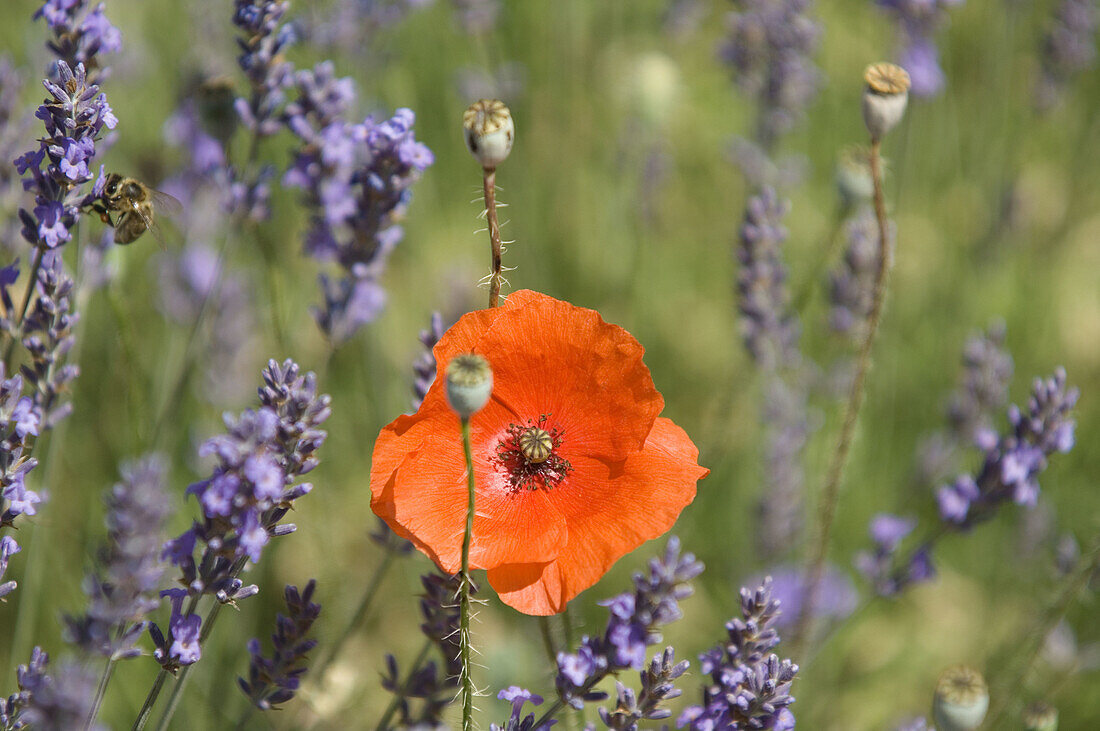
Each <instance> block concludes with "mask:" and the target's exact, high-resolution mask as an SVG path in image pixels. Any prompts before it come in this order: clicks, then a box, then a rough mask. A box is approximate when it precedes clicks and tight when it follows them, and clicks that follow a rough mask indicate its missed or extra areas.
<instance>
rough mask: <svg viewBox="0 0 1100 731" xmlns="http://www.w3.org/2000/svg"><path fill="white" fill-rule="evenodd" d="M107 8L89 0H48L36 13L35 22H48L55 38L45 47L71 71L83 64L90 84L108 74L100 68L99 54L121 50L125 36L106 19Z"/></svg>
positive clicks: (102, 4) (107, 71)
mask: <svg viewBox="0 0 1100 731" xmlns="http://www.w3.org/2000/svg"><path fill="white" fill-rule="evenodd" d="M105 8H106V5H105V4H104V3H96V4H93V3H91V2H88V1H87V0H46V2H45V3H43V4H42V7H41V8H39V9H38V10H37V11H36V12H35V14H34V19H35V20H37V19H38V18H44V19H45V20H46V25H47V26H48V27H49V30H50V33H51V34H52V36H53V37H52V38H51V39H50V40H49V41H48V42H47V43H46V45H47V47H48V48H49V49H50V51H51V52H52V53H53V54H54V55H55V56H56V57H57V59H58V61H59V62H60V63H63V64H68V66H69V67H70V68H76V66H77V64H83V65H84V68H86V69H87V71H88V77H89V79H90V80H91V81H97V80H102V79H104V78H106V77H107V75H108V73H109V70H108V69H107V68H104V67H101V66H100V60H99V54H100V53H104V54H109V53H117V52H119V51H120V50H122V34H121V33H120V32H119V30H118V28H116V27H115V26H113V25H112V24H111V21H109V20H107V15H106V14H105V12H104V10H105ZM59 70H60V64H59ZM55 78H56V76H55Z"/></svg>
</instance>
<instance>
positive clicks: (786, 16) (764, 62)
mask: <svg viewBox="0 0 1100 731" xmlns="http://www.w3.org/2000/svg"><path fill="white" fill-rule="evenodd" d="M735 5H736V7H737V8H738V9H737V10H736V11H734V12H731V13H729V14H728V16H727V20H726V26H727V34H728V37H727V39H726V40H725V41H724V42H723V43H722V46H721V48H720V49H719V55H720V57H721V59H722V60H723V61H724V62H725V63H726V64H727V65H729V66H730V68H731V70H732V71H733V76H734V80H735V81H736V82H737V85H738V86H739V87H740V88H741V89H742V90H743V91H744V92H745V93H747V94H748V95H749V96H751V97H753V98H754V99H755V101H756V103H757V115H756V129H755V132H754V134H753V139H754V141H755V142H756V144H757V145H759V146H760V147H761V148H762V149H763V150H764V152H765V154H766V155H768V156H771V155H772V154H774V152H775V146H776V143H777V142H778V141H779V138H780V137H781V136H782V135H783V134H785V133H786V132H788V131H789V130H790V129H791V128H792V127H794V126H795V125H796V124H797V123H798V122H799V121H800V120H801V119H802V116H803V114H804V113H805V110H806V108H807V107H809V106H810V104H811V103H812V102H813V100H814V97H815V96H816V95H817V89H818V86H819V85H820V76H821V73H820V71H819V70H818V69H817V67H816V66H815V65H814V63H813V61H812V60H811V56H812V55H813V54H814V52H815V51H816V50H817V43H818V38H819V37H820V35H821V25H820V23H818V22H817V21H816V20H814V18H813V17H812V16H811V14H810V11H811V7H812V2H811V0H737V2H735ZM753 182H754V183H757V184H759V183H760V182H761V181H759V180H754V181H753Z"/></svg>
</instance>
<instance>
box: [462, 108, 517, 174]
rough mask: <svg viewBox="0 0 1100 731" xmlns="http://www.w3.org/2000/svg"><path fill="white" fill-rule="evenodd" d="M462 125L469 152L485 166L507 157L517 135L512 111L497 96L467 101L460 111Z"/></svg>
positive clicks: (491, 166)
mask: <svg viewBox="0 0 1100 731" xmlns="http://www.w3.org/2000/svg"><path fill="white" fill-rule="evenodd" d="M462 129H463V131H464V132H465V135H466V147H468V148H469V149H470V154H472V155H473V156H474V159H475V160H477V161H478V163H479V164H480V165H481V167H483V168H485V169H486V170H495V169H496V166H497V165H499V164H500V163H502V162H504V161H505V160H506V159H507V158H508V153H510V152H511V151H512V142H513V141H514V140H515V136H516V125H515V122H513V121H512V113H511V112H510V111H508V107H506V106H505V105H504V102H502V101H501V100H499V99H482V100H480V101H477V102H474V103H473V104H471V105H470V108H469V109H467V110H466V112H465V114H463V115H462Z"/></svg>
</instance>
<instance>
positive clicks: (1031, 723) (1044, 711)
mask: <svg viewBox="0 0 1100 731" xmlns="http://www.w3.org/2000/svg"><path fill="white" fill-rule="evenodd" d="M1022 720H1023V722H1024V729H1026V731H1058V709H1057V708H1055V707H1054V706H1052V705H1050V704H1048V703H1043V702H1041V701H1038V702H1036V703H1030V704H1028V706H1027V708H1025V709H1024V715H1023V717H1022Z"/></svg>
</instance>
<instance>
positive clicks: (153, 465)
mask: <svg viewBox="0 0 1100 731" xmlns="http://www.w3.org/2000/svg"><path fill="white" fill-rule="evenodd" d="M166 469H167V468H166V465H165V461H164V458H163V457H162V456H160V455H151V456H149V457H146V458H145V459H142V460H139V461H137V462H133V463H131V464H128V465H126V466H124V467H123V469H122V481H121V482H119V483H118V484H117V485H115V486H114V487H113V488H112V489H111V490H110V492H109V493H108V494H107V497H106V503H107V518H106V521H107V544H106V546H104V548H103V549H102V551H101V552H100V556H99V563H100V565H101V566H102V569H101V570H100V571H99V572H98V574H92V575H89V576H88V577H87V579H86V580H85V582H84V591H85V592H86V593H87V594H88V609H87V612H86V613H85V614H84V615H83V616H80V617H68V618H66V624H67V625H68V627H67V630H68V631H67V634H68V637H67V639H68V640H69V641H70V642H73V643H75V644H77V645H79V646H80V647H81V648H82V649H83V650H84V651H85V652H88V653H96V654H100V655H104V656H106V657H109V658H111V659H115V660H118V659H124V658H130V657H136V656H137V655H140V654H141V650H140V649H139V648H137V647H136V646H135V645H136V643H137V640H138V639H139V638H140V636H141V635H142V633H144V631H145V628H146V626H147V624H146V622H145V621H144V618H145V615H146V614H148V613H149V612H151V611H153V610H154V609H156V608H157V607H159V606H160V599H159V597H158V590H159V589H160V585H161V575H162V573H163V571H164V568H163V565H162V564H161V562H160V561H159V560H158V558H157V553H158V549H159V548H160V546H161V544H162V543H163V540H164V539H163V535H162V533H163V530H164V522H165V520H166V519H167V518H168V516H169V514H170V513H171V504H170V503H169V501H168V496H167V494H166V492H165V487H164V482H165V472H166ZM120 628H121V631H120Z"/></svg>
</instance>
